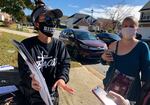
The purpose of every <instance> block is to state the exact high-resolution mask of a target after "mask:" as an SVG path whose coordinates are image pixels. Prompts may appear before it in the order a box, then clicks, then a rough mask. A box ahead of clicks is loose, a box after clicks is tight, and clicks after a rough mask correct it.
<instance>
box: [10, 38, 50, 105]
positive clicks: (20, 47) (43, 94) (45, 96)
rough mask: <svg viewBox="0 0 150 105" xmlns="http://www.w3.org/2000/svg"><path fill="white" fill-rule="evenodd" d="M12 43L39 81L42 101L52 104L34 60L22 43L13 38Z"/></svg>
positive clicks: (47, 104)
mask: <svg viewBox="0 0 150 105" xmlns="http://www.w3.org/2000/svg"><path fill="white" fill-rule="evenodd" d="M13 44H14V45H15V47H17V49H18V51H19V53H20V55H21V56H22V58H23V59H24V60H25V62H26V63H27V65H28V66H29V68H30V70H31V72H32V74H34V75H35V79H36V80H37V81H38V82H39V84H40V87H41V90H40V95H41V98H42V99H43V101H44V102H45V104H46V105H53V103H52V100H51V96H50V94H49V90H48V88H47V84H46V82H45V79H44V77H43V75H42V73H41V71H40V70H39V69H38V66H37V64H36V62H35V61H34V59H33V58H32V56H31V55H30V53H29V52H28V50H27V49H26V47H25V46H24V45H23V43H20V42H18V41H16V40H13Z"/></svg>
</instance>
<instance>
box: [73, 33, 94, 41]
mask: <svg viewBox="0 0 150 105" xmlns="http://www.w3.org/2000/svg"><path fill="white" fill-rule="evenodd" d="M74 34H75V36H76V38H77V39H80V40H97V39H96V37H95V36H94V35H92V34H91V33H90V32H82V31H74Z"/></svg>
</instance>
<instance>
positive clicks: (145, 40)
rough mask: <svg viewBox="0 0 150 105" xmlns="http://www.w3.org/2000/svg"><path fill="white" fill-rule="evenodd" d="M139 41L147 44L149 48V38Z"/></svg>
mask: <svg viewBox="0 0 150 105" xmlns="http://www.w3.org/2000/svg"><path fill="white" fill-rule="evenodd" d="M141 41H144V42H146V43H147V44H148V46H149V48H150V39H141Z"/></svg>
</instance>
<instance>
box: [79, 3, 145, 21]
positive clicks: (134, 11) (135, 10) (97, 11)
mask: <svg viewBox="0 0 150 105" xmlns="http://www.w3.org/2000/svg"><path fill="white" fill-rule="evenodd" d="M142 7H143V6H132V5H122V6H120V7H118V5H114V6H112V7H106V6H101V7H100V8H98V7H92V8H83V9H81V10H80V11H79V13H84V14H88V15H92V13H91V10H92V9H93V10H94V12H93V16H94V17H95V18H107V19H108V18H110V15H108V13H109V14H110V13H114V11H118V12H119V14H123V15H125V16H123V17H126V16H135V17H136V18H137V19H139V18H140V12H139V10H140V9H141V8H142ZM106 11H109V12H106ZM110 11H111V12H110Z"/></svg>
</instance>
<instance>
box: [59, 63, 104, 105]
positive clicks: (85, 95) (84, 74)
mask: <svg viewBox="0 0 150 105" xmlns="http://www.w3.org/2000/svg"><path fill="white" fill-rule="evenodd" d="M95 71H96V70H95ZM95 73H96V72H95ZM97 73H99V72H97ZM97 75H99V76H100V77H98V76H95V75H94V74H93V73H91V72H90V71H89V70H88V69H87V68H85V67H84V66H82V67H77V68H71V70H70V81H69V83H68V84H69V86H71V87H73V88H74V89H75V90H76V94H74V95H70V94H68V93H66V92H65V91H62V90H61V89H59V93H60V105H101V103H100V101H99V100H98V99H97V98H96V96H94V94H93V93H92V92H91V90H92V89H93V88H94V87H96V86H97V85H100V86H101V87H103V84H102V78H103V76H102V75H101V74H100V73H99V74H97Z"/></svg>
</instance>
